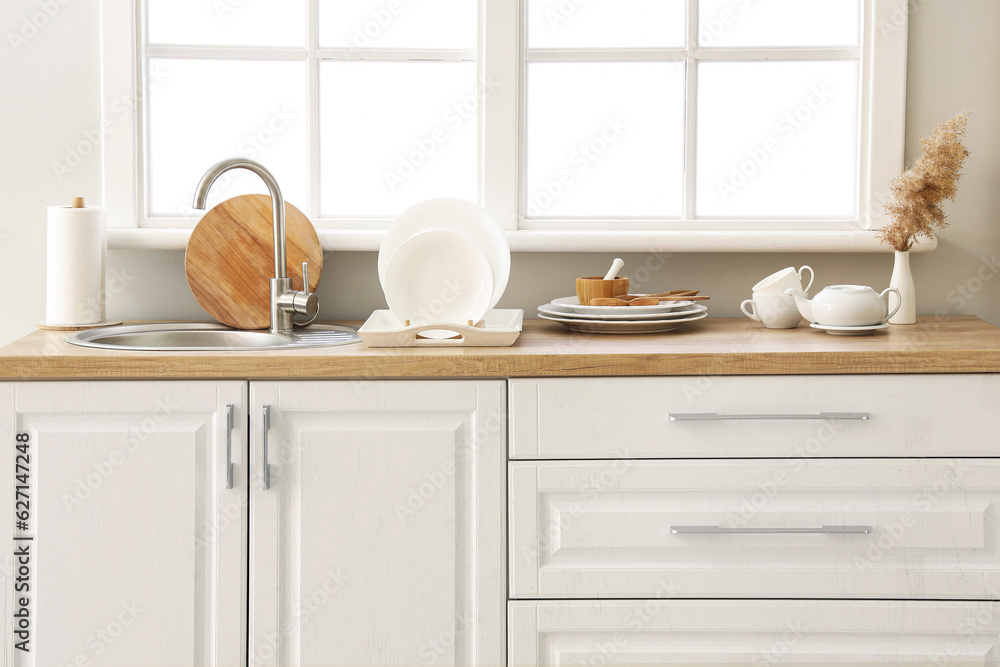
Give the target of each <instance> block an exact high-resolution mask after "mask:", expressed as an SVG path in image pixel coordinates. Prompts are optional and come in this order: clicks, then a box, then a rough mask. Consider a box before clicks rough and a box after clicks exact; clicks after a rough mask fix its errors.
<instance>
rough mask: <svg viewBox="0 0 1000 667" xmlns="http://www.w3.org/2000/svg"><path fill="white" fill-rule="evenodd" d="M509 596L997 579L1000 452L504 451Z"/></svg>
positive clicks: (868, 593)
mask: <svg viewBox="0 0 1000 667" xmlns="http://www.w3.org/2000/svg"><path fill="white" fill-rule="evenodd" d="M510 498H511V503H510V505H511V515H510V536H511V538H510V545H511V561H510V571H511V597H515V598H653V597H659V596H661V595H662V591H663V589H664V588H665V585H664V584H665V583H666V584H668V585H669V587H670V589H671V591H672V596H673V597H685V598H759V599H760V598H811V599H830V598H841V599H850V598H853V599H932V600H938V599H965V600H978V599H983V598H986V597H989V596H990V594H992V595H995V594H996V591H1000V515H998V514H997V512H996V511H995V508H996V507H997V506H998V505H1000V459H978V460H975V459H864V460H861V459H840V460H831V459H817V460H812V461H810V460H792V461H784V460H782V461H768V460H761V459H743V460H730V461H718V460H706V461H693V460H681V461H648V460H647V461H627V460H623V461H610V462H609V461H576V462H569V461H559V462H549V461H545V462H528V461H518V462H513V463H511V464H510Z"/></svg>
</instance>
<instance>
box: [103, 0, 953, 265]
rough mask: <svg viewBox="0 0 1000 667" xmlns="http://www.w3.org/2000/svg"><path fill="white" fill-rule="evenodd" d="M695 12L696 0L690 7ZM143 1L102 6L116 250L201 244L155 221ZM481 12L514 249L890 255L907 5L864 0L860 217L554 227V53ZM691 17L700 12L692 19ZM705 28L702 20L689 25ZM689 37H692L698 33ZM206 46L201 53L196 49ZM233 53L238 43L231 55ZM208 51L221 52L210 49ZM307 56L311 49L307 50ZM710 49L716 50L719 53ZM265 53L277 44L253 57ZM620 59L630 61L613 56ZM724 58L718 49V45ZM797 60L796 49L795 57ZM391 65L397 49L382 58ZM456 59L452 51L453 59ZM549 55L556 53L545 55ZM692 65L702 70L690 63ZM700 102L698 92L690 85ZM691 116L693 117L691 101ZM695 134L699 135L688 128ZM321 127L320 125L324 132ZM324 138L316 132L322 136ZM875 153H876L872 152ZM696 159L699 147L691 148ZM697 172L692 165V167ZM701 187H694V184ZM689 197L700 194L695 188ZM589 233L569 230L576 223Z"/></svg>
mask: <svg viewBox="0 0 1000 667" xmlns="http://www.w3.org/2000/svg"><path fill="white" fill-rule="evenodd" d="M686 1H687V3H688V12H692V11H695V10H696V7H697V4H698V2H697V0H686ZM141 2H142V0H102V13H101V49H102V58H101V98H102V105H103V109H102V111H103V117H104V124H105V128H107V127H108V124H109V123H110V124H111V128H112V129H113V131H108V130H106V131H105V136H104V142H103V163H104V164H103V167H104V169H103V176H104V202H105V205H106V206H107V208H108V226H109V244H110V246H111V247H116V248H153V249H156V248H160V249H182V248H184V247H185V246H186V243H187V239H188V238H189V236H190V226H191V225H192V223H193V220H192V219H191V218H173V219H164V218H150V217H149V216H147V215H146V211H145V192H144V187H145V186H144V170H145V165H144V160H145V159H146V156H145V155H144V153H143V143H144V142H143V137H144V132H145V127H144V117H145V114H144V112H143V102H144V100H145V97H146V92H147V90H148V87H149V86H150V85H151V82H148V81H147V80H146V72H145V71H144V70H145V67H140V64H141V63H142V64H144V63H145V61H146V56H145V54H144V53H143V51H142V48H143V46H142V45H143V40H144V32H143V31H144V26H143V24H142V19H143V17H142V12H141V10H140V4H141ZM307 2H308V5H307V6H308V16H309V17H310V21H315V19H316V16H317V11H318V10H317V7H318V0H307ZM476 2H478V4H479V10H480V11H479V17H480V19H479V31H478V32H479V40H478V45H477V53H476V59H477V70H478V74H479V77H480V80H482V81H488V82H490V84H491V86H492V88H493V92H492V93H491V94H490V95H489V96H488V98H487V99H485V100H484V101H483V103H481V104H480V106H479V137H478V148H479V153H480V160H479V165H478V190H479V197H480V203H481V204H482V205H483V206H484V208H486V209H487V210H488V211H489V212H490V213H492V214H493V216H494V217H495V218H496V219H497V221H498V223H499V224H500V226H501V227H502V228H503V229H504V231H505V234H506V236H507V239H508V241H509V242H510V245H511V249H512V250H514V251H559V252H562V251H615V252H628V251H634V252H644V251H672V252H711V251H719V252H765V251H766V252H817V251H820V252H822V251H827V252H879V251H885V248H883V247H882V246H881V245H880V244H878V242H877V240H876V239H875V237H874V234H872V233H871V230H873V229H877V228H878V227H880V226H882V225H884V224H885V223H886V222H887V218H886V216H885V213H884V211H883V210H882V203H883V202H884V201H885V199H886V197H887V196H888V192H889V184H890V181H891V180H892V178H894V177H895V176H897V175H898V174H899V173H900V172H901V171H902V168H903V145H904V125H905V113H906V55H907V54H906V50H907V49H906V47H907V24H908V8H907V0H863V3H864V4H863V12H864V16H865V24H864V34H863V35H862V39H861V44H860V49H861V51H862V59H861V62H862V64H863V69H862V71H861V85H862V95H863V99H866V101H867V103H865V102H864V101H863V102H862V104H861V110H862V113H861V117H860V119H859V139H860V147H859V150H861V151H862V153H861V160H860V174H859V176H860V190H859V193H858V194H859V197H858V203H859V211H858V215H857V216H856V217H855V218H854V219H847V220H842V221H825V222H824V223H822V224H817V221H816V220H795V219H785V220H773V219H767V220H747V219H741V220H712V219H697V220H670V221H666V220H657V219H649V220H642V221H638V224H637V223H636V221H635V220H631V221H629V220H614V219H603V220H598V221H597V222H596V224H597V225H600V228H595V221H594V220H585V221H584V220H581V221H572V220H558V221H556V224H551V220H550V221H547V222H543V223H542V224H539V222H541V221H535V220H532V219H526V216H525V215H524V208H525V202H524V200H525V193H526V184H525V181H524V178H525V169H524V162H523V161H524V142H525V132H524V114H525V108H526V104H525V96H524V86H525V81H526V77H525V71H526V68H527V58H526V56H532V57H535V56H538V55H539V52H542V51H552V50H549V49H534V50H529V49H528V48H527V41H526V29H527V28H526V21H522V17H523V16H525V9H526V2H527V0H476ZM689 15H690V14H689ZM691 25H695V26H696V25H697V20H696V15H695V17H694V18H693V19H689V33H690V31H691V27H690V26H691ZM689 39H690V35H689ZM316 47H317V44H316V31H315V30H310V38H309V43H308V48H307V49H306V50H307V51H308V55H307V57H308V58H309V63H310V64H309V67H310V77H311V78H312V80H313V81H315V80H316V78H315V77H316V76H317V74H316V73H315V72H314V71H312V70H315V69H317V68H318V62H319V61H318V60H317V59H316V58H315V57H314V56H315V54H316ZM196 48H199V49H200V48H201V47H196ZM227 48H228V47H227ZM201 50H202V51H204V52H205V53H209V52H210V51H211V47H206V48H204V49H201ZM298 50H299V51H302V49H298ZM711 50H712V49H709V50H707V51H711ZM242 51H244V52H248V51H256V52H259V54H260V55H259V56H258V57H266V56H267V55H268V53H271V52H273V50H272V49H269V48H259V49H242ZM607 51H609V53H607V54H605V55H606V56H608V57H612V58H614V57H617V56H621V55H623V53H622V52H631V53H624V55H626V56H628V57H630V58H633V59H635V58H641V57H642V55H643V54H642V52H641V50H632V49H626V50H613V49H612V50H607ZM614 51H618V52H619V53H613V52H614ZM705 51H706V50H701V51H697V52H696V55H697V56H699V57H704V56H705V55H706V54H705ZM715 51H718V49H715ZM783 51H784V55H785V56H786V57H787V56H789V55H792V54H793V52H794V51H795V50H794V49H785V50H783ZM381 55H382V56H383V57H387V58H393V57H396V58H398V57H399V56H398V53H395V54H394V53H392V52H390V50H383V52H382V53H381ZM444 55H446V56H448V57H454V55H455V54H454V53H452V54H444ZM542 55H543V56H544V55H545V54H542ZM686 57H688V58H689V62H688V67H689V68H690V67H691V62H692V60H691V55H690V54H689V55H688V56H686ZM688 90H689V94H690V91H691V90H692V87H691V86H690V85H689V87H688ZM317 97H318V96H316V95H312V96H311V104H310V118H309V121H308V122H309V123H310V124H316V123H318V117H317V113H318V107H317V105H316V102H315V100H316V99H317ZM123 101H124V102H126V104H127V105H129V103H131V105H130V108H131V110H132V113H130V114H128V115H127V116H125V117H123V116H122V103H123ZM688 109H689V113H690V110H691V109H692V105H691V100H689V106H688ZM688 125H689V127H688V128H687V136H689V137H690V136H691V134H692V132H693V130H692V128H691V127H690V125H692V123H689V124H688ZM314 128H315V126H314ZM313 136H315V135H313ZM866 147H867V148H868V150H867V151H866V150H865V149H866ZM308 151H309V160H310V173H311V174H312V176H311V181H312V183H313V184H315V183H317V182H318V180H317V179H318V177H317V176H316V175H315V174H316V172H317V170H318V169H317V168H318V160H319V157H318V146H310V147H309V148H308ZM688 152H689V153H690V152H691V151H688ZM691 165H693V161H692V159H691V157H690V156H689V157H688V167H689V168H690V166H691ZM690 182H691V179H689V183H690ZM688 190H690V185H689V186H688ZM689 196H690V192H689ZM308 206H309V211H307V214H308V215H309V216H310V218H311V219H313V220H315V221H317V231H318V234H319V236H320V240H321V243H322V244H323V247H324V248H325V249H327V250H357V251H374V250H377V249H378V247H379V244H380V242H381V238H382V235H383V231H382V230H381V229H378V228H376V226H377V225H378V224H379V223H384V222H386V220H385V219H382V218H361V219H357V220H347V219H343V220H340V221H338V223H337V224H336V225H329V224H328V222H329V221H330V220H331V219H329V218H325V219H323V218H319V216H318V212H319V193H318V188H316V187H310V193H309V205H308ZM567 226H570V227H574V226H575V227H582V228H573V229H566V228H565V227H567ZM935 246H936V240H935V239H929V240H924V241H923V242H921V243H919V244H917V246H915V248H914V250H915V251H917V252H920V251H927V250H933V248H934V247H935Z"/></svg>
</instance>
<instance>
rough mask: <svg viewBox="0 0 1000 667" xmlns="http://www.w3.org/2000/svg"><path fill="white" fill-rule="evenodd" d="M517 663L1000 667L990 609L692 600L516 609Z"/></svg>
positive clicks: (995, 616)
mask: <svg viewBox="0 0 1000 667" xmlns="http://www.w3.org/2000/svg"><path fill="white" fill-rule="evenodd" d="M509 614H510V629H509V633H510V653H509V655H508V662H509V664H511V665H633V666H634V665H677V666H679V667H694V666H695V665H705V666H708V665H711V666H712V667H745V666H746V665H790V666H792V667H816V666H817V665H824V666H829V665H843V666H845V667H846V666H847V665H852V666H853V667H858V666H864V667H870V666H874V665H878V666H879V667H914V666H915V665H949V666H951V667H953V666H961V667H973V665H975V666H976V667H995V666H996V665H997V656H998V655H1000V607H998V605H997V604H996V603H989V602H911V603H901V602H887V601H886V602H836V601H800V602H795V601H774V600H772V601H767V602H757V601H752V602H743V601H735V600H734V601H728V600H718V601H685V600H643V601H631V602H611V601H608V602H597V603H580V602H563V603H525V602H512V603H511V605H510V612H509Z"/></svg>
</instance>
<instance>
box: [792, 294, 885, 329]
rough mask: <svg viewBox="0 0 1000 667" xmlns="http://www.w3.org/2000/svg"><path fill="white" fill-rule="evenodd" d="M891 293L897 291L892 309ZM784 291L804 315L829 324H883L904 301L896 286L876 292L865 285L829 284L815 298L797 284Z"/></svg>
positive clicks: (825, 324)
mask: <svg viewBox="0 0 1000 667" xmlns="http://www.w3.org/2000/svg"><path fill="white" fill-rule="evenodd" d="M889 292H895V293H896V307H895V308H893V309H892V311H891V312H890V311H889V300H888V298H887V295H888V293H889ZM785 294H790V295H791V296H792V297H794V298H795V305H796V306H797V307H798V309H799V312H800V313H802V317H804V318H806V319H807V320H809V321H810V322H812V323H814V324H821V325H823V326H830V327H869V326H876V325H879V324H883V323H884V322H886V321H887V320H888V319H889V318H890V317H892V316H893V315H895V314H896V311H897V310H899V305H900V303H901V301H902V299H901V298H900V295H899V290H898V289H896V288H895V287H890V288H889V289H887V290H885V291H883V292H882V293H881V294H879V293H877V292H876V291H875V290H873V289H872V288H871V287H866V286H864V285H830V286H829V287H825V288H823V290H822V291H821V292H820V293H819V294H817V295H816V296H815V297H813V299H812V301H810V300H809V299H807V298H806V295H805V294H803V293H802V291H801V290H797V289H795V288H794V287H793V288H790V289H788V290H787V291H786V292H785Z"/></svg>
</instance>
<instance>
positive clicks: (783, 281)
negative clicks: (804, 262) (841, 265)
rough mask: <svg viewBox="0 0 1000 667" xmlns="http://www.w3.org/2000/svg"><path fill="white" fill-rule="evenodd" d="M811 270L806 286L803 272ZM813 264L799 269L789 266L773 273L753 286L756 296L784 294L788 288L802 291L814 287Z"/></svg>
mask: <svg viewBox="0 0 1000 667" xmlns="http://www.w3.org/2000/svg"><path fill="white" fill-rule="evenodd" d="M806 271H808V272H809V282H808V283H806V286H805V287H803V286H802V274H803V273H804V272H806ZM815 277H816V276H815V274H814V273H813V270H812V267H811V266H802V268H800V269H799V270H798V271H796V270H795V267H794V266H789V267H788V268H787V269H782V270H781V271H777V272H775V273H772V274H771V275H769V276H768V277H767V278H764V279H763V280H761V281H760V282H759V283H757V284H756V285H754V286H753V293H754V297H756V296H757V295H758V294H784V293H785V290H788V289H793V288H795V289H798V290H799V291H800V292H802V293H806V292H808V291H809V288H810V287H812V284H813V278H815Z"/></svg>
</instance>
